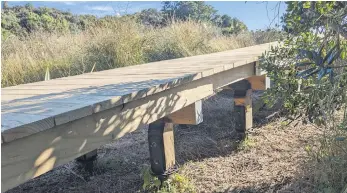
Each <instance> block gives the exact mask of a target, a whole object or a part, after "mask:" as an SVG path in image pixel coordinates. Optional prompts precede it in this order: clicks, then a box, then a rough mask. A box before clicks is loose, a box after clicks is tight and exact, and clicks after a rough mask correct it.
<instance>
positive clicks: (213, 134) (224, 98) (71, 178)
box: [7, 93, 320, 193]
mask: <svg viewBox="0 0 347 193" xmlns="http://www.w3.org/2000/svg"><path fill="white" fill-rule="evenodd" d="M255 96H257V95H255ZM232 102H233V99H232V98H231V97H230V96H228V95H227V94H223V93H221V94H218V95H216V96H213V97H211V98H209V99H207V100H205V101H204V102H203V110H204V122H203V123H202V124H200V125H198V126H177V127H176V128H175V146H176V157H177V161H178V163H179V164H180V170H179V174H180V175H181V176H184V177H185V178H187V179H189V181H190V184H192V185H193V186H194V189H195V190H196V191H197V192H312V191H313V190H314V188H315V186H314V177H312V173H311V169H312V168H314V167H313V166H312V165H310V164H311V163H310V162H309V161H310V160H311V158H310V155H309V154H307V152H306V151H305V147H306V146H308V145H310V146H312V147H318V145H319V144H317V141H318V140H317V138H318V137H319V135H318V134H319V133H320V132H319V131H317V129H316V128H314V127H311V126H304V125H297V126H296V127H293V128H285V127H283V125H282V124H281V123H280V122H281V121H280V119H278V118H277V119H276V122H270V123H266V124H264V121H263V120H262V119H263V118H264V117H265V116H267V115H269V114H271V113H272V111H269V110H266V109H262V110H261V111H259V112H256V113H255V116H256V117H257V118H258V119H256V120H258V121H257V122H256V127H255V128H254V129H252V130H250V131H248V133H247V138H248V140H251V142H252V145H251V146H247V145H246V147H247V148H244V143H242V142H241V143H240V136H239V135H238V134H237V132H236V131H235V126H234V125H235V124H234V123H235V120H233V113H232V105H231V104H232ZM148 166H149V153H148V144H147V129H146V128H143V129H139V130H137V131H135V132H133V133H131V134H129V135H126V136H124V137H123V138H121V139H119V140H117V141H116V142H115V143H112V144H108V145H105V146H103V147H102V148H100V149H99V150H98V159H97V161H96V162H95V165H94V169H93V170H91V171H87V170H85V169H83V167H81V166H80V165H78V164H77V163H76V162H70V163H68V164H66V165H64V166H62V167H58V168H56V169H54V170H53V171H51V172H49V173H47V174H44V175H42V176H40V177H38V178H37V179H34V180H31V181H29V182H27V183H25V184H23V185H21V186H19V187H17V188H14V189H12V190H10V191H8V192H7V193H19V192H29V193H30V192H33V193H34V192H35V193H36V192H144V191H143V190H142V183H143V179H142V170H143V168H148ZM71 171H73V172H71Z"/></svg>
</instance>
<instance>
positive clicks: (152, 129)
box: [148, 119, 175, 175]
mask: <svg viewBox="0 0 347 193" xmlns="http://www.w3.org/2000/svg"><path fill="white" fill-rule="evenodd" d="M148 144H149V154H150V163H151V169H152V172H153V173H154V174H156V175H163V174H165V172H166V171H167V170H169V169H170V168H172V167H174V165H175V148H174V135H173V123H167V122H166V121H165V119H159V120H157V121H155V122H153V123H151V124H149V128H148Z"/></svg>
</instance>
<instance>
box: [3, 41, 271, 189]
mask: <svg viewBox="0 0 347 193" xmlns="http://www.w3.org/2000/svg"><path fill="white" fill-rule="evenodd" d="M273 44H274V43H272V44H270V43H269V44H262V45H256V46H251V47H247V48H241V49H236V50H231V51H225V52H219V53H213V54H208V55H199V56H193V57H187V58H180V59H174V60H166V61H160V62H153V63H148V64H143V65H136V66H130V67H125V68H118V69H112V70H106V71H101V72H93V73H87V74H83V75H78V76H71V77H65V78H59V79H54V80H50V81H42V82H36V83H30V84H24V85H18V86H13V87H7V88H3V89H2V94H1V106H2V112H1V143H2V158H1V161H2V162H1V168H2V172H1V173H2V179H1V183H2V187H3V188H2V192H3V191H6V190H8V189H10V188H12V187H14V186H17V185H19V184H21V183H23V182H25V181H27V180H29V179H31V178H34V177H36V176H39V175H41V174H43V173H45V172H47V171H49V170H51V169H53V168H54V167H56V166H58V165H61V164H64V163H67V162H68V161H71V160H73V159H75V158H77V157H79V156H81V155H84V154H86V153H88V152H90V151H92V150H94V149H96V148H98V147H100V146H101V145H104V144H106V143H109V142H111V141H112V140H115V139H117V138H120V137H122V136H123V135H124V134H126V133H129V132H131V131H134V130H135V129H137V128H138V127H140V126H142V125H146V124H149V123H152V122H154V121H156V120H158V119H161V118H163V117H168V116H170V114H172V113H174V112H177V111H179V110H182V109H187V108H185V107H188V106H190V105H192V104H196V102H198V101H200V100H201V99H203V98H205V97H207V96H210V95H213V94H214V93H215V91H216V89H219V88H223V87H225V86H227V85H230V84H232V83H235V82H237V81H240V80H242V79H247V78H252V77H255V76H258V77H259V76H260V75H261V74H260V72H258V70H257V66H256V62H257V60H258V57H259V56H260V55H261V54H262V53H263V52H264V51H265V50H268V49H269V48H270V46H271V45H273ZM250 82H252V81H250ZM253 84H254V85H255V84H257V83H256V81H254V82H252V86H253ZM185 113H187V112H185ZM172 115H173V114H172ZM189 116H190V115H189ZM173 117H174V116H173ZM178 117H179V115H178ZM174 123H179V121H178V122H174Z"/></svg>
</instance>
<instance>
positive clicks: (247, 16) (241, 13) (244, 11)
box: [8, 1, 286, 30]
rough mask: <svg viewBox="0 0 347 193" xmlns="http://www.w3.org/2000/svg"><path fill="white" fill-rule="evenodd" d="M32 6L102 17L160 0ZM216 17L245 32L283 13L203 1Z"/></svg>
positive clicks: (253, 4) (257, 5) (251, 4)
mask: <svg viewBox="0 0 347 193" xmlns="http://www.w3.org/2000/svg"><path fill="white" fill-rule="evenodd" d="M27 3H28V2H25V1H9V2H8V4H9V6H14V5H25V4H27ZM30 3H31V4H32V5H33V6H34V7H41V6H46V7H51V8H56V9H59V10H63V11H71V12H72V13H73V14H93V15H96V16H99V17H102V16H105V15H123V14H126V13H128V14H131V13H135V12H138V11H141V10H143V9H148V8H156V9H158V10H160V9H161V6H162V3H161V1H31V2H30ZM206 3H207V4H209V5H212V6H213V7H214V8H215V9H216V10H218V14H220V15H223V14H227V15H229V16H231V17H236V18H238V19H240V20H241V21H243V22H244V23H245V24H246V25H247V27H248V29H249V30H256V29H265V28H267V27H269V26H270V27H274V25H275V24H276V23H279V22H280V19H279V18H280V16H282V15H283V13H284V12H285V10H286V5H285V3H284V2H278V1H277V2H276V1H269V2H263V1H247V2H246V1H206Z"/></svg>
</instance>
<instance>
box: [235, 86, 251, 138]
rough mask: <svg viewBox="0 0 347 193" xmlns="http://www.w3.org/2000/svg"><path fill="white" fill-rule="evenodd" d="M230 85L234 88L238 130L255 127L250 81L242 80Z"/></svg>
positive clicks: (242, 130)
mask: <svg viewBox="0 0 347 193" xmlns="http://www.w3.org/2000/svg"><path fill="white" fill-rule="evenodd" d="M230 87H231V88H232V89H233V90H234V111H235V114H236V116H237V117H236V120H239V121H238V122H237V127H236V130H237V131H238V132H242V133H243V132H245V131H246V130H247V129H249V128H252V127H253V113H252V87H251V84H250V82H249V81H247V80H242V81H239V82H236V83H234V84H232V85H230Z"/></svg>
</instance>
